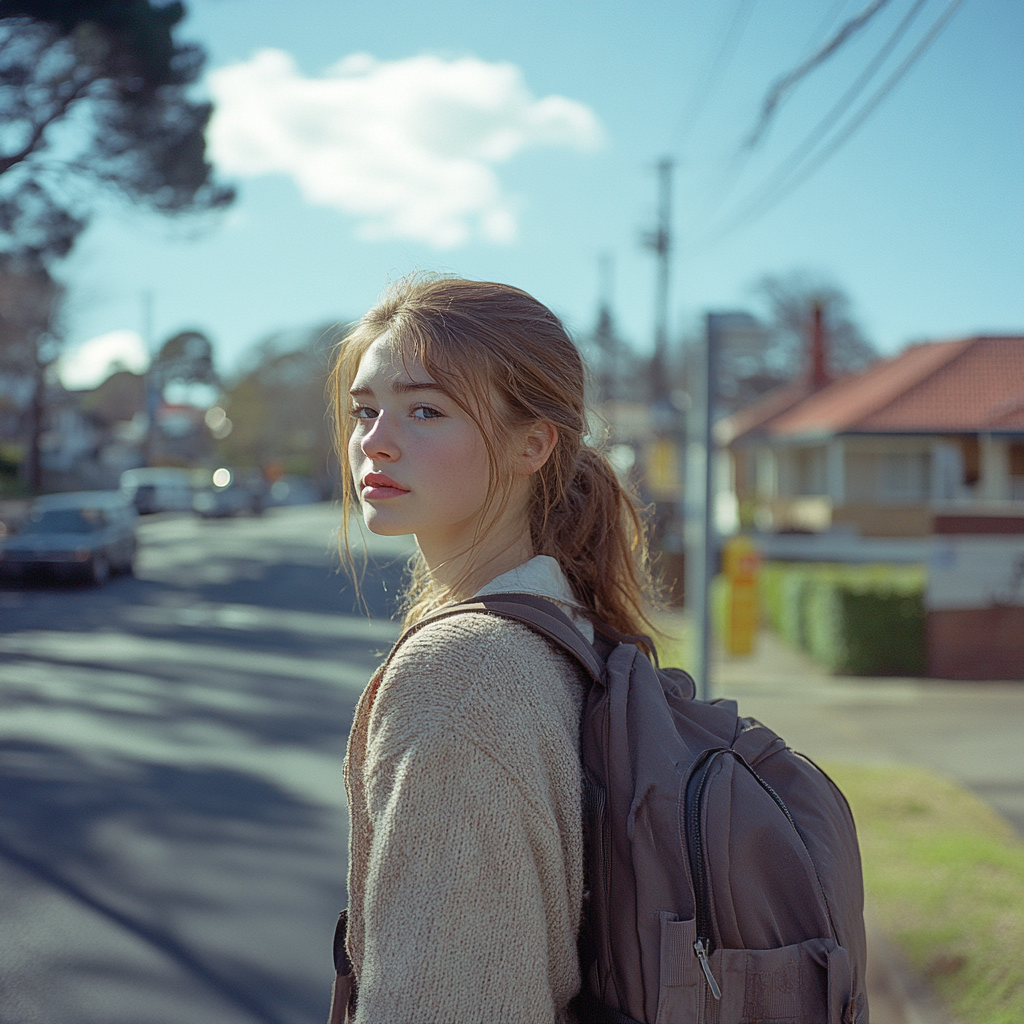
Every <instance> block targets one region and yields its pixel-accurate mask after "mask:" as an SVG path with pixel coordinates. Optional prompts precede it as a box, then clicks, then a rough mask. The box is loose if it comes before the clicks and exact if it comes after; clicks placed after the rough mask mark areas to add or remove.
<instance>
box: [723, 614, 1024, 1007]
mask: <svg viewBox="0 0 1024 1024" xmlns="http://www.w3.org/2000/svg"><path fill="white" fill-rule="evenodd" d="M711 679H712V696H713V697H730V698H733V699H735V700H737V701H738V702H739V706H740V711H741V713H742V714H745V715H751V716H753V717H754V718H757V719H760V720H761V721H763V722H764V723H765V724H766V725H768V726H769V727H770V728H772V729H773V730H774V731H776V732H778V733H779V734H780V735H781V736H783V737H784V738H785V739H786V741H787V742H788V743H789V745H790V746H792V747H794V748H795V749H797V750H800V751H802V752H803V753H805V754H807V755H808V756H809V757H812V758H814V759H818V758H820V759H822V760H829V759H831V760H837V761H855V762H856V761H860V762H872V763H884V762H886V761H891V762H903V763H909V764H920V765H923V766H925V767H929V768H932V769H935V770H936V771H939V772H942V773H944V774H946V775H949V776H951V777H953V778H955V779H956V780H957V781H959V782H961V783H962V784H964V785H966V786H967V787H969V788H970V789H972V790H974V791H975V792H976V793H977V794H978V795H979V796H981V797H983V798H984V799H985V800H987V801H988V802H989V803H990V804H992V806H994V807H995V808H996V809H997V810H998V811H999V812H1000V813H1001V814H1003V816H1004V817H1006V818H1007V819H1008V820H1009V821H1010V822H1011V823H1012V824H1013V825H1014V826H1015V828H1016V829H1017V831H1018V832H1019V833H1020V834H1021V835H1024V681H1022V682H1019V683H1015V682H992V683H983V682H982V683H979V682H947V681H940V680H931V679H904V678H863V677H854V676H832V675H829V674H828V673H827V672H826V671H825V670H823V669H822V668H821V667H820V666H818V665H816V664H815V663H814V662H813V661H811V660H810V659H809V658H808V657H806V656H805V655H804V654H802V653H801V652H799V651H794V650H792V649H791V648H789V647H787V646H786V645H785V644H783V643H782V641H780V640H779V639H778V638H777V637H776V636H775V635H774V634H772V633H768V632H763V633H762V634H761V635H760V636H759V637H758V643H757V647H756V650H755V653H754V654H753V655H751V656H750V657H745V658H730V657H727V656H725V655H724V654H722V653H721V652H720V651H719V652H717V653H716V655H715V656H714V659H713V662H712V672H711ZM868 944H869V960H868V989H869V1000H870V1005H871V1021H872V1024H955V1022H954V1020H953V1018H952V1017H951V1016H950V1015H949V1012H948V1011H947V1010H946V1009H945V1008H944V1007H943V1005H942V1004H941V1003H940V1002H939V1001H938V1000H937V998H936V997H935V996H934V994H933V993H932V991H931V989H930V987H929V986H928V984H927V983H926V982H924V981H923V980H922V979H920V978H919V977H917V976H916V975H915V974H914V973H913V972H912V971H910V970H909V969H908V967H907V965H906V963H905V961H904V960H903V958H902V957H901V956H900V955H899V953H898V951H896V950H895V949H893V948H892V947H891V946H890V945H889V944H888V943H887V942H886V940H885V939H884V937H883V936H882V935H880V934H879V932H878V931H877V929H875V928H874V927H873V926H872V925H871V922H870V919H869V925H868Z"/></svg>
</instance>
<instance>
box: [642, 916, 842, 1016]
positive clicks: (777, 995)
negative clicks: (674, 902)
mask: <svg viewBox="0 0 1024 1024" xmlns="http://www.w3.org/2000/svg"><path fill="white" fill-rule="evenodd" d="M697 940H698V935H697V929H696V923H695V921H694V920H692V919H691V920H688V921H680V920H679V919H678V917H677V916H676V915H675V914H671V913H668V912H666V911H663V912H662V914H661V977H660V984H659V993H658V1016H657V1021H656V1024H694V1022H701V1024H848V1021H847V1019H846V1017H845V1016H844V1015H845V1014H846V1013H847V1008H848V1006H849V1005H850V1003H851V1001H852V999H853V992H852V979H851V972H850V959H849V957H848V956H847V953H846V950H845V949H843V947H842V946H838V945H836V943H835V940H833V939H808V940H807V941H806V942H800V943H797V944H795V945H792V946H782V947H780V948H779V949H718V950H715V952H714V953H713V954H712V955H711V956H709V957H708V958H707V968H708V972H709V973H710V975H711V977H712V978H713V979H714V981H715V986H716V988H717V989H718V992H719V993H720V998H716V997H715V994H714V992H713V990H712V987H711V984H710V980H709V979H708V978H707V976H706V974H705V971H704V969H703V967H702V965H701V962H700V958H699V957H698V955H697V952H696V951H695V948H694V947H695V944H696V942H697Z"/></svg>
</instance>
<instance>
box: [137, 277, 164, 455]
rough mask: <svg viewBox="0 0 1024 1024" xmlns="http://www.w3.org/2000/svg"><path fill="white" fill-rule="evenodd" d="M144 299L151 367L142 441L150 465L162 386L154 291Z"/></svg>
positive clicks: (145, 383) (144, 330) (144, 328)
mask: <svg viewBox="0 0 1024 1024" xmlns="http://www.w3.org/2000/svg"><path fill="white" fill-rule="evenodd" d="M141 299H142V340H143V342H144V344H145V346H146V351H147V352H148V353H149V367H148V368H147V369H146V372H145V373H144V374H143V375H142V380H143V387H144V395H145V401H146V436H145V438H144V439H143V442H142V464H143V465H144V466H148V465H150V463H151V461H152V459H153V450H154V446H155V439H156V412H157V409H158V408H159V407H160V399H161V388H160V384H159V381H158V380H157V375H156V370H155V364H156V357H157V350H156V341H155V339H154V337H153V293H152V291H150V290H149V289H147V290H146V291H144V292H143V293H142V296H141Z"/></svg>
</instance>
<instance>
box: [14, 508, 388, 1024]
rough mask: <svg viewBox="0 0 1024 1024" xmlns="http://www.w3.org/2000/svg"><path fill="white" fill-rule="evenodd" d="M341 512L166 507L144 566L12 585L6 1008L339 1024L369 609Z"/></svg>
mask: <svg viewBox="0 0 1024 1024" xmlns="http://www.w3.org/2000/svg"><path fill="white" fill-rule="evenodd" d="M337 525H338V517H337V513H336V511H334V510H333V509H332V508H330V507H329V506H309V507H304V508H296V509H287V510H285V509H281V510H274V511H272V512H269V513H268V514H267V515H265V516H264V517H262V518H259V519H252V518H247V519H237V520H226V521H200V520H197V519H193V518H191V517H187V516H176V517H175V516H170V517H155V518H151V519H148V520H146V521H144V523H143V524H142V526H141V528H140V541H141V548H140V556H139V562H138V569H137V575H136V578H134V579H132V578H121V579H116V580H113V581H111V583H110V584H108V585H107V586H106V587H104V588H102V589H100V590H96V589H92V588H88V587H84V586H82V587H74V586H60V587H57V586H45V585H33V586H27V587H16V586H13V585H11V584H5V585H2V586H0V1021H2V1022H3V1024H35V1022H40V1024H43V1022H45V1024H65V1022H66V1024H122V1022H123V1024H181V1022H182V1021H188V1022H189V1024H214V1022H216V1024H236V1022H237V1024H243V1022H245V1024H250V1022H254V1021H259V1022H263V1024H286V1022H287V1024H307V1022H308V1024H314V1022H315V1024H323V1021H324V1020H325V1019H326V1015H327V1007H328V1002H329V993H330V983H331V978H332V974H333V967H332V965H331V938H332V935H333V929H334V921H335V919H336V917H337V912H338V909H339V908H340V907H341V906H343V905H344V903H345V865H346V855H345V850H346V841H347V837H346V822H345V799H344V789H343V784H342V777H341V765H342V757H343V754H344V747H345V739H346V736H347V734H348V728H349V724H350V722H351V718H352V711H353V709H354V706H355V701H356V699H357V698H358V696H359V693H360V691H361V689H362V687H363V686H364V684H365V682H366V680H367V678H368V677H369V675H370V673H371V672H372V670H373V668H374V667H375V665H376V664H377V663H378V661H379V653H380V652H381V651H382V650H386V649H387V648H388V646H389V645H390V642H391V640H392V639H393V637H394V636H395V635H397V628H396V627H395V626H394V624H393V623H390V622H388V621H386V616H387V615H388V614H389V612H390V611H391V595H394V593H395V592H396V589H397V583H398V581H399V579H400V577H401V572H402V568H401V566H402V563H403V562H404V554H405V553H406V552H407V550H408V549H407V547H406V542H405V541H397V542H388V541H385V542H382V541H379V540H376V539H374V540H373V546H372V550H371V556H372V557H371V561H370V562H369V564H368V570H367V573H366V578H365V581H364V584H363V591H364V596H365V600H366V603H367V605H368V606H369V609H370V611H371V613H372V614H373V615H374V616H375V618H374V620H373V621H368V620H367V618H366V615H365V613H363V614H360V612H359V607H358V603H357V602H356V600H355V596H354V594H353V590H352V587H351V585H350V584H348V583H347V580H346V578H345V577H344V576H343V575H339V574H338V573H337V572H336V568H337V565H338V559H337V556H336V555H333V554H332V550H331V549H332V544H333V540H332V535H333V534H334V532H335V530H336V528H337Z"/></svg>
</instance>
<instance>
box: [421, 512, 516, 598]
mask: <svg viewBox="0 0 1024 1024" xmlns="http://www.w3.org/2000/svg"><path fill="white" fill-rule="evenodd" d="M416 542H417V544H418V545H419V549H420V554H422V555H423V560H424V561H425V562H426V563H427V568H428V569H429V570H430V575H431V577H432V578H433V579H434V580H435V581H436V582H437V583H440V584H441V586H443V587H444V588H445V589H446V590H448V592H449V593H450V595H451V598H452V599H453V600H455V601H464V600H466V599H467V598H469V597H472V596H473V595H474V594H475V593H476V592H477V591H478V590H479V589H480V588H481V587H482V586H483V585H484V584H485V583H489V582H490V581H491V580H493V579H494V578H495V577H496V576H500V575H501V574H502V573H506V572H509V571H510V570H511V569H514V568H516V566H518V565H522V564H523V563H524V562H528V561H529V560H530V559H531V558H532V557H533V542H532V541H531V539H530V531H529V529H528V528H527V529H519V530H515V531H509V530H500V531H499V530H492V531H490V532H489V533H488V535H487V536H486V537H484V538H483V539H482V540H480V541H479V542H478V543H477V544H476V545H475V546H470V547H463V548H461V550H458V551H455V552H454V553H453V552H451V551H450V550H449V551H445V550H444V549H443V548H442V547H441V546H439V545H432V544H430V543H429V542H425V541H424V539H423V538H421V537H419V536H417V538H416Z"/></svg>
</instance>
